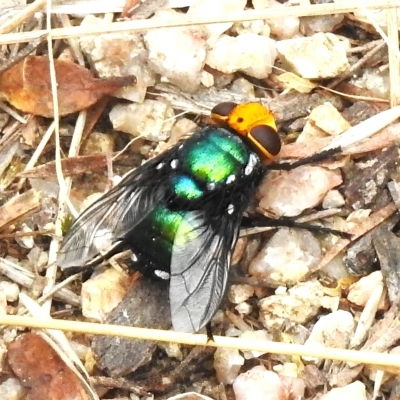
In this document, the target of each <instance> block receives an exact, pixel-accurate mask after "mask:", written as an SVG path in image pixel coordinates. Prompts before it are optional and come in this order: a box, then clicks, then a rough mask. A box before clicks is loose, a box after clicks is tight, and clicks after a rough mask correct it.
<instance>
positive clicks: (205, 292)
mask: <svg viewBox="0 0 400 400" xmlns="http://www.w3.org/2000/svg"><path fill="white" fill-rule="evenodd" d="M240 219H241V215H234V216H228V215H225V216H224V215H221V216H220V218H219V220H218V225H217V226H218V231H216V230H215V228H214V227H213V226H215V224H213V223H212V222H215V221H210V220H208V219H207V217H206V216H205V214H204V212H202V211H193V212H188V214H187V216H186V217H185V218H184V223H183V224H181V226H180V227H179V228H178V231H177V234H176V237H175V240H174V245H173V249H172V257H171V278H170V304H171V316H172V324H173V327H174V329H175V330H177V331H182V332H197V331H198V330H200V329H201V328H202V327H203V326H204V325H205V324H206V323H207V322H209V321H210V320H211V318H212V317H213V316H214V314H215V313H216V311H217V310H218V307H219V305H220V303H221V300H222V298H223V295H224V293H225V288H226V283H227V279H228V272H229V266H230V260H231V252H232V248H233V246H234V244H235V243H236V239H237V235H238V230H239V225H240ZM187 224H189V225H190V226H192V231H191V232H189V233H188V232H187V231H184V230H185V229H187ZM181 227H182V228H181Z"/></svg>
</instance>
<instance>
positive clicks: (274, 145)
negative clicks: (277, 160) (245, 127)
mask: <svg viewBox="0 0 400 400" xmlns="http://www.w3.org/2000/svg"><path fill="white" fill-rule="evenodd" d="M249 133H250V135H251V136H252V137H253V138H254V141H256V142H257V143H258V144H259V145H260V146H261V147H262V148H263V149H265V150H266V151H267V152H268V153H269V154H271V156H276V155H277V154H279V152H280V151H281V145H282V143H281V139H280V138H279V135H278V133H277V132H276V130H275V129H273V128H271V127H270V126H268V125H258V126H255V127H253V128H251V130H250V132H249Z"/></svg>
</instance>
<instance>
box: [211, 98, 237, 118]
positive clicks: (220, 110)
mask: <svg viewBox="0 0 400 400" xmlns="http://www.w3.org/2000/svg"><path fill="white" fill-rule="evenodd" d="M236 106H237V104H236V103H234V102H232V101H225V102H223V103H219V104H217V105H216V106H215V107H213V109H212V110H211V114H215V115H219V116H221V117H227V116H228V115H229V114H230V113H231V112H232V110H233V109H234V108H235V107H236Z"/></svg>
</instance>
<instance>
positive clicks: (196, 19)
mask: <svg viewBox="0 0 400 400" xmlns="http://www.w3.org/2000/svg"><path fill="white" fill-rule="evenodd" d="M363 7H364V8H366V9H370V10H376V9H389V8H393V7H400V2H399V1H398V0H392V1H390V0H387V1H385V0H379V1H365V2H364V3H363ZM358 8H360V7H359V4H358V3H357V2H351V1H348V2H346V3H339V4H336V3H329V4H314V5H310V6H294V7H290V8H286V7H284V8H278V9H275V8H273V9H266V10H245V11H242V12H232V13H224V14H219V15H218V14H213V15H199V16H195V15H193V16H185V17H184V18H182V19H181V20H180V21H168V20H161V19H147V20H135V21H123V22H114V23H111V24H107V25H99V26H80V27H71V28H56V29H52V30H51V36H52V39H66V38H71V37H80V36H86V35H95V34H102V33H111V32H124V31H131V32H138V31H145V30H149V29H157V28H169V27H176V26H189V25H202V24H218V23H221V22H240V21H254V20H258V19H275V18H283V17H287V16H288V15H291V16H297V17H306V16H313V15H330V14H345V13H350V12H353V11H354V10H355V9H358ZM0 29H1V27H0ZM46 33H47V32H46V31H43V30H42V31H41V30H38V31H34V32H21V33H13V34H5V35H2V36H1V37H0V45H2V44H11V43H21V42H30V41H31V40H33V39H37V38H38V37H40V36H42V35H44V34H46Z"/></svg>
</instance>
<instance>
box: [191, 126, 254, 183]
mask: <svg viewBox="0 0 400 400" xmlns="http://www.w3.org/2000/svg"><path fill="white" fill-rule="evenodd" d="M248 157H249V154H248V150H247V148H246V147H245V146H244V144H243V143H242V142H241V141H240V140H239V139H235V138H233V137H227V136H226V135H224V134H223V133H220V132H218V131H217V130H215V131H213V132H212V133H211V134H209V135H208V136H206V137H205V138H204V139H203V140H202V141H199V142H197V143H195V144H194V145H193V146H191V148H189V149H188V150H187V154H186V155H185V156H184V158H183V166H184V168H185V170H187V172H189V174H190V175H192V176H193V178H194V179H196V178H197V179H199V180H201V181H205V182H207V183H222V182H223V181H225V180H226V179H227V178H228V176H230V175H234V174H236V173H238V172H239V171H240V169H241V167H242V166H243V164H244V163H246V162H247V160H248Z"/></svg>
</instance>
